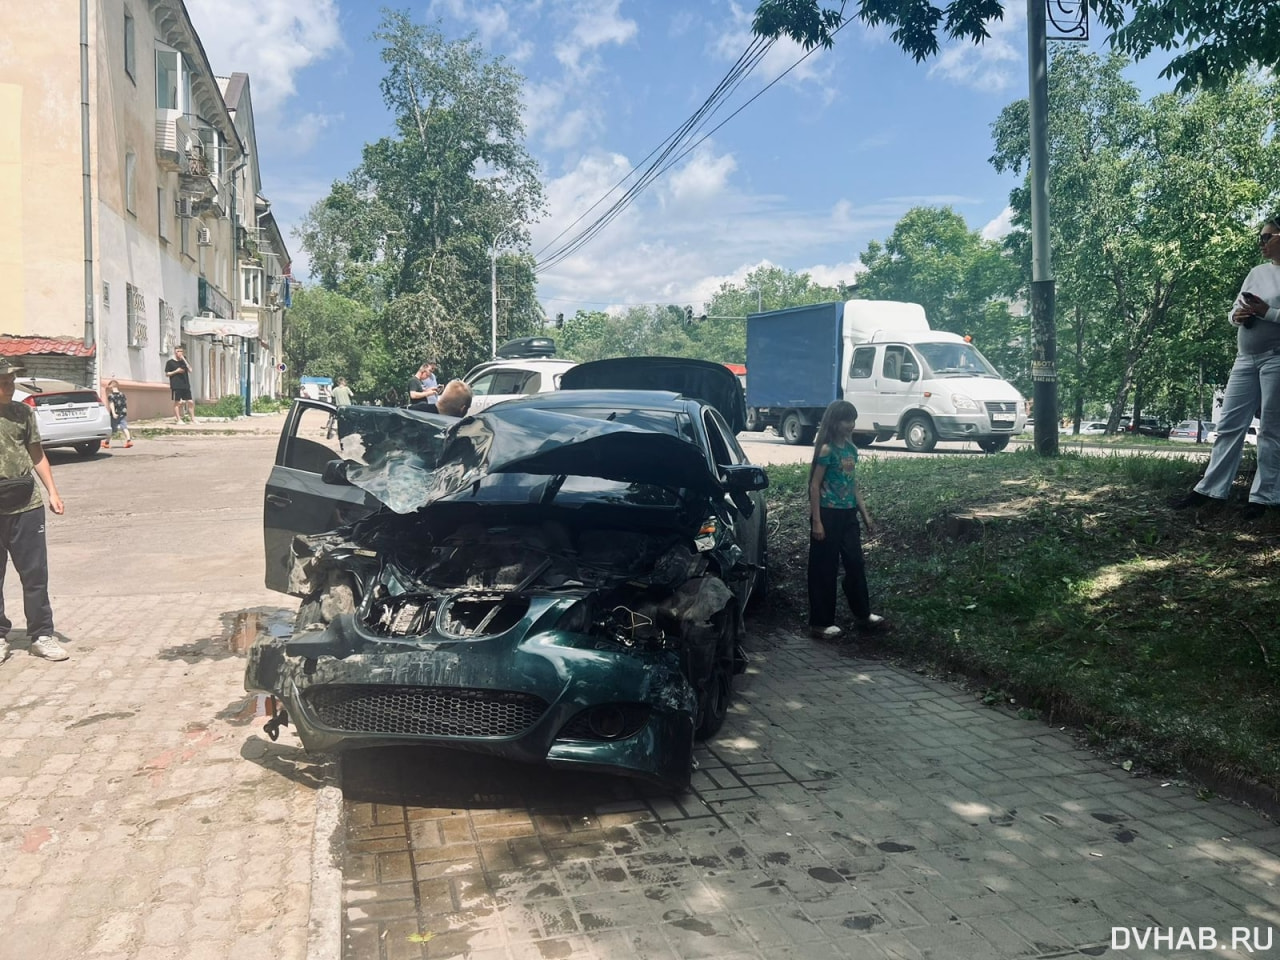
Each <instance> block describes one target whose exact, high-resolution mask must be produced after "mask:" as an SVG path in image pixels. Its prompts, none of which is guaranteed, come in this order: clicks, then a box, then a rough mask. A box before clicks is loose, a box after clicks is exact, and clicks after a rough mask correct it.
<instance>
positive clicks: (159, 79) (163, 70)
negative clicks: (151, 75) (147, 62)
mask: <svg viewBox="0 0 1280 960" xmlns="http://www.w3.org/2000/svg"><path fill="white" fill-rule="evenodd" d="M181 79H182V75H181V73H180V72H179V70H178V53H177V51H176V50H157V51H156V109H157V110H177V109H178V89H179V87H178V84H179V82H180V81H181Z"/></svg>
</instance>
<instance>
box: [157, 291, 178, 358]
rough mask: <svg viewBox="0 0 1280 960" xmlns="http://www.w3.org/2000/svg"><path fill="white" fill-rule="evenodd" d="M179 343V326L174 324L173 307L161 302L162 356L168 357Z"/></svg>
mask: <svg viewBox="0 0 1280 960" xmlns="http://www.w3.org/2000/svg"><path fill="white" fill-rule="evenodd" d="M177 342H178V331H177V326H176V325H175V324H174V317H173V306H172V305H171V304H168V303H165V302H164V301H163V300H161V301H160V356H162V357H167V356H168V355H169V351H170V350H172V349H173V347H174V345H175V344H176V343H177Z"/></svg>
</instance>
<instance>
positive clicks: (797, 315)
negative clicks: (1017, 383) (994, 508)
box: [747, 300, 1026, 453]
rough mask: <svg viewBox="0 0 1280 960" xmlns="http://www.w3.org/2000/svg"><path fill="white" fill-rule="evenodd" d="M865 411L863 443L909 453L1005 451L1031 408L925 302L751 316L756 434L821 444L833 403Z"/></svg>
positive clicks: (750, 383) (750, 417)
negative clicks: (943, 444) (941, 447)
mask: <svg viewBox="0 0 1280 960" xmlns="http://www.w3.org/2000/svg"><path fill="white" fill-rule="evenodd" d="M840 398H843V399H845V400H849V401H851V402H852V403H853V405H854V406H855V407H857V409H858V419H857V422H856V424H855V427H854V431H855V432H854V440H855V441H856V442H857V443H858V445H859V446H864V447H865V446H870V445H871V444H872V443H874V442H875V441H877V440H880V441H884V440H892V439H894V438H897V437H900V438H902V439H903V440H905V441H906V444H907V448H908V449H910V450H918V451H928V450H932V449H933V447H934V445H935V444H936V443H937V442H938V441H939V440H972V441H974V442H975V443H976V444H977V445H978V446H979V447H981V448H982V449H983V450H986V451H987V452H988V453H995V452H996V451H998V450H1003V449H1004V448H1005V447H1006V446H1008V445H1009V440H1010V438H1011V437H1013V436H1015V435H1016V434H1018V433H1019V432H1020V431H1021V430H1022V428H1023V426H1024V424H1025V423H1026V401H1025V400H1024V399H1023V398H1022V395H1021V394H1020V393H1018V391H1017V389H1016V388H1014V386H1013V385H1012V384H1011V383H1009V382H1007V381H1006V380H1005V379H1004V378H1003V377H1002V376H1000V374H999V372H998V371H997V370H996V369H995V367H993V366H992V365H991V364H990V363H989V362H987V359H986V358H985V357H984V356H983V355H982V354H981V353H980V352H978V349H977V348H976V347H974V345H973V344H972V343H969V342H968V341H966V340H965V338H964V337H961V336H959V335H958V334H954V333H947V332H945V331H942V330H931V329H930V328H929V322H928V320H927V319H926V318H925V315H924V308H923V307H922V306H920V304H918V303H901V302H898V301H894V300H846V301H844V302H841V303H819V304H812V305H809V306H804V307H792V308H790V309H787V310H770V311H767V312H765V313H754V314H752V315H750V316H749V317H747V422H748V429H754V430H763V429H764V428H765V427H767V426H773V427H775V428H776V429H777V431H778V434H779V435H780V436H781V437H782V438H783V439H784V440H785V441H786V442H787V443H791V444H802V443H812V442H813V437H814V434H815V432H816V431H817V427H818V423H819V422H820V421H821V419H822V411H823V410H824V409H826V406H827V404H829V403H830V402H831V401H832V400H836V399H840Z"/></svg>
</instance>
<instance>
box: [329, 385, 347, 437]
mask: <svg viewBox="0 0 1280 960" xmlns="http://www.w3.org/2000/svg"><path fill="white" fill-rule="evenodd" d="M329 397H330V399H332V400H333V405H334V406H335V407H349V406H351V401H352V399H353V397H352V394H351V388H350V387H348V386H347V378H346V377H339V378H338V385H337V386H336V387H334V388H333V392H332V393H330V394H329ZM337 425H338V418H337V416H336V415H335V414H332V413H331V414H329V424H328V426H326V427H325V430H324V438H325V439H326V440H328V439H329V438H330V437H332V436H333V431H334V429H335V428H336V427H337Z"/></svg>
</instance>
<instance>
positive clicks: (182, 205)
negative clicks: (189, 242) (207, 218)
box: [173, 197, 194, 220]
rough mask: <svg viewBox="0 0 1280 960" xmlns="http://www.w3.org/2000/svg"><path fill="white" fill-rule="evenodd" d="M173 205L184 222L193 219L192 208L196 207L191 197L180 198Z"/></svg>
mask: <svg viewBox="0 0 1280 960" xmlns="http://www.w3.org/2000/svg"><path fill="white" fill-rule="evenodd" d="M173 205H174V207H175V213H177V215H178V216H179V217H181V218H182V219H183V220H190V219H191V217H192V212H191V208H192V207H193V206H194V203H193V201H192V199H191V198H190V197H178V199H177V200H175V201H174V202H173Z"/></svg>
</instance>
